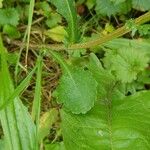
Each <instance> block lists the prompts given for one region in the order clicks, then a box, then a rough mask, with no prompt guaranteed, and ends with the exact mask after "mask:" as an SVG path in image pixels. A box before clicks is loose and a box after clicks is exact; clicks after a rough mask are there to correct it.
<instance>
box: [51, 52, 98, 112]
mask: <svg viewBox="0 0 150 150" xmlns="http://www.w3.org/2000/svg"><path fill="white" fill-rule="evenodd" d="M50 53H51V55H52V56H53V57H54V58H55V59H56V60H57V61H58V63H60V65H61V67H62V71H63V75H62V77H61V79H60V81H59V85H58V87H57V90H56V92H55V93H56V95H55V96H56V97H57V99H58V102H59V103H63V106H64V107H65V108H66V109H67V110H69V111H71V112H72V113H75V114H79V113H83V114H85V113H86V112H87V111H89V110H90V109H91V108H92V107H93V106H94V102H95V101H96V100H97V83H96V81H95V79H94V78H93V76H92V74H91V73H90V72H89V71H88V70H86V71H85V70H84V69H83V68H77V67H74V66H69V65H68V64H67V63H66V62H65V61H64V60H63V58H61V57H60V56H59V55H58V54H57V53H54V52H50Z"/></svg>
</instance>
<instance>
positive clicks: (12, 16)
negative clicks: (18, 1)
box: [0, 8, 19, 26]
mask: <svg viewBox="0 0 150 150" xmlns="http://www.w3.org/2000/svg"><path fill="white" fill-rule="evenodd" d="M18 23H19V14H18V12H17V10H16V9H15V8H7V9H0V25H6V24H9V25H13V26H16V25H18Z"/></svg>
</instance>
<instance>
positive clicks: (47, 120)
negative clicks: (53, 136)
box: [38, 108, 58, 141]
mask: <svg viewBox="0 0 150 150" xmlns="http://www.w3.org/2000/svg"><path fill="white" fill-rule="evenodd" d="M57 119H58V110H57V109H55V108H53V109H51V110H50V111H48V112H46V113H44V114H43V115H42V116H41V118H40V126H39V133H38V137H39V141H42V140H43V139H44V138H45V137H46V136H47V135H48V134H49V131H50V129H51V128H52V125H53V124H54V123H55V122H56V121H57Z"/></svg>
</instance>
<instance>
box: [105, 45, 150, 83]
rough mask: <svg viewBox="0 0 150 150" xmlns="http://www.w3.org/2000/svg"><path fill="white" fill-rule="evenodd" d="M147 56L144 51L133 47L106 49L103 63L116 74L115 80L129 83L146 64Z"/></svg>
mask: <svg viewBox="0 0 150 150" xmlns="http://www.w3.org/2000/svg"><path fill="white" fill-rule="evenodd" d="M148 61H149V58H148V57H147V56H146V54H145V53H143V52H140V51H138V50H136V49H133V48H125V47H124V48H122V49H121V48H119V49H118V50H107V52H106V54H105V58H104V65H105V67H106V68H107V69H109V70H111V72H112V73H113V74H114V75H115V76H116V78H117V80H119V81H122V82H123V83H127V82H128V83H129V82H132V81H134V80H136V79H137V75H138V73H140V72H142V71H143V70H144V69H145V68H146V67H147V66H148Z"/></svg>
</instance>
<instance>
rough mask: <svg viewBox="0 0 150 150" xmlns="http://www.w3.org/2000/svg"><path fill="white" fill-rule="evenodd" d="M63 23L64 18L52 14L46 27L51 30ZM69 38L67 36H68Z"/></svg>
mask: <svg viewBox="0 0 150 150" xmlns="http://www.w3.org/2000/svg"><path fill="white" fill-rule="evenodd" d="M61 22H62V17H61V16H60V14H58V13H51V14H50V16H49V17H48V18H47V20H46V25H47V26H48V27H49V28H53V27H56V26H58V23H61ZM66 36H67V35H66Z"/></svg>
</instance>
